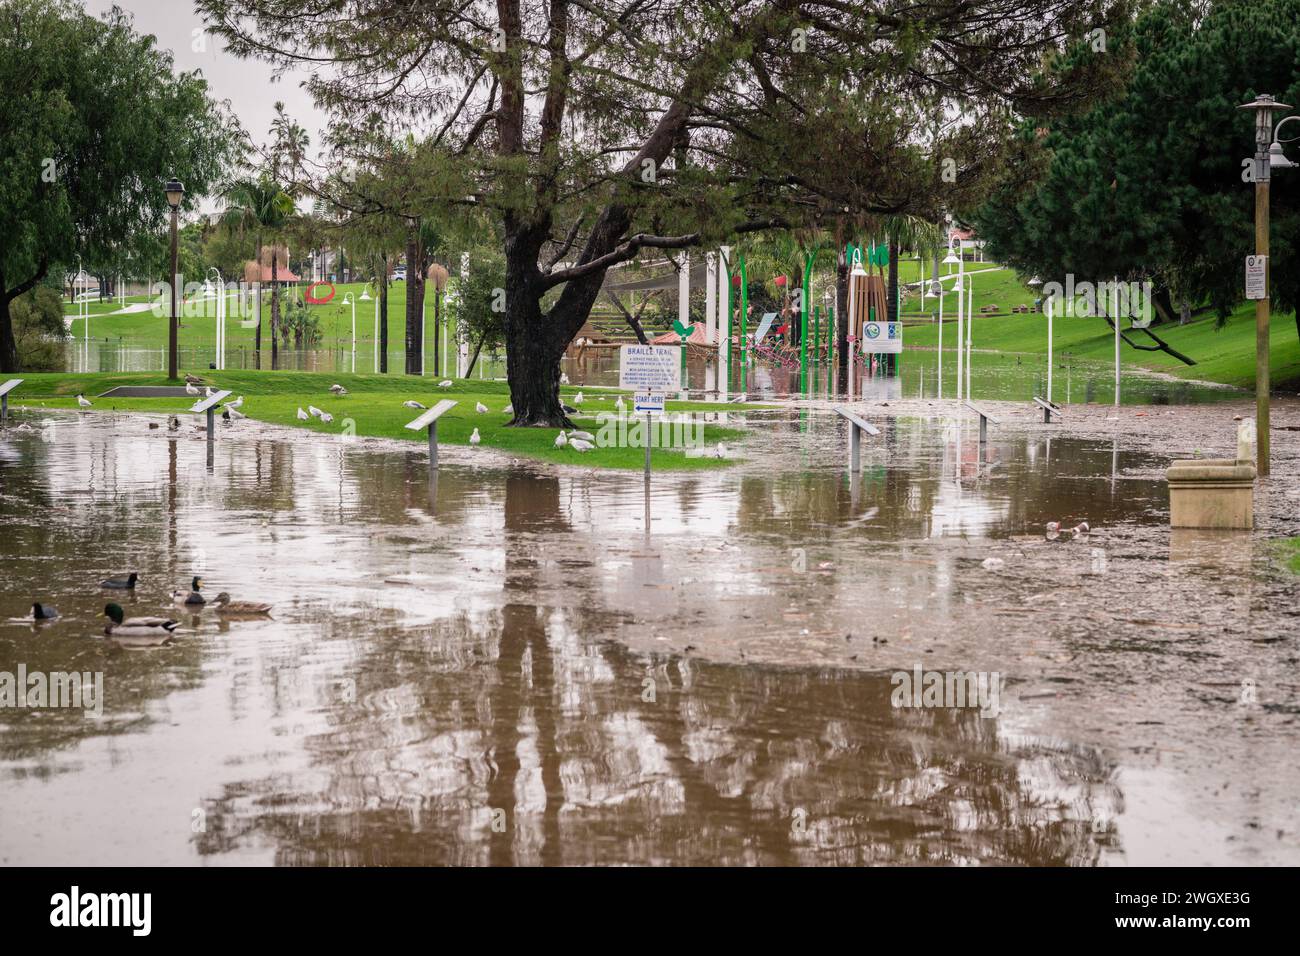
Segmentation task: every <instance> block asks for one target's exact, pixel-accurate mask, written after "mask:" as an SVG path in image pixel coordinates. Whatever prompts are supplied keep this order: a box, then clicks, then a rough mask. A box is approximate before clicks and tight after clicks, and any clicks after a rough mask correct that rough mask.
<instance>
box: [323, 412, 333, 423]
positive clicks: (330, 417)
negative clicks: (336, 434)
mask: <svg viewBox="0 0 1300 956" xmlns="http://www.w3.org/2000/svg"><path fill="white" fill-rule="evenodd" d="M320 420H321V421H323V422H324V423H325V424H326V425H328V424H329V423H330V422H332V421H334V416H333V415H331V414H330V413H329V412H321V413H320Z"/></svg>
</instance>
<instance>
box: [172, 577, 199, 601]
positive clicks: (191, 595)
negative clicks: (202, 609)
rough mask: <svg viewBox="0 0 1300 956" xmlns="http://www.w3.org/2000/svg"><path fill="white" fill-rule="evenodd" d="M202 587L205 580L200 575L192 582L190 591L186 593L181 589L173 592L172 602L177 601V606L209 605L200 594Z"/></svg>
mask: <svg viewBox="0 0 1300 956" xmlns="http://www.w3.org/2000/svg"><path fill="white" fill-rule="evenodd" d="M201 587H203V579H202V578H201V577H199V576H198V575H195V576H194V578H193V579H192V580H191V581H190V589H189V591H188V592H186V591H182V590H180V589H177V590H175V591H173V592H172V600H173V601H175V602H176V603H177V604H180V605H184V606H190V607H192V606H195V605H199V604H207V603H208V602H207V599H206V598H204V597H203V595H202V594H200V593H199V589H200V588H201Z"/></svg>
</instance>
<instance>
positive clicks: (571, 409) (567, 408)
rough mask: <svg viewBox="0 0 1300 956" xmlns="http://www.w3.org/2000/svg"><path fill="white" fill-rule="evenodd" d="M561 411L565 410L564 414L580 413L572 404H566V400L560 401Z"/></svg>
mask: <svg viewBox="0 0 1300 956" xmlns="http://www.w3.org/2000/svg"><path fill="white" fill-rule="evenodd" d="M560 411H562V412H564V414H566V415H576V414H578V410H577V409H576V408H574V407H573V406H572V405H565V404H564V402H560Z"/></svg>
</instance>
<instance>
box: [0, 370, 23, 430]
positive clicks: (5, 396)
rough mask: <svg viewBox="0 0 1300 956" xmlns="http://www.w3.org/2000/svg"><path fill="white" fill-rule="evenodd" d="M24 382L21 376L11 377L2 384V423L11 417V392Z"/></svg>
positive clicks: (0, 420)
mask: <svg viewBox="0 0 1300 956" xmlns="http://www.w3.org/2000/svg"><path fill="white" fill-rule="evenodd" d="M22 383H23V380H22V379H21V378H11V379H10V380H9V381H7V382H5V383H4V384H3V385H0V424H4V420H5V419H6V418H8V417H9V393H10V392H12V391H13V390H14V389H15V388H17V387H18V386H19V385H21V384H22Z"/></svg>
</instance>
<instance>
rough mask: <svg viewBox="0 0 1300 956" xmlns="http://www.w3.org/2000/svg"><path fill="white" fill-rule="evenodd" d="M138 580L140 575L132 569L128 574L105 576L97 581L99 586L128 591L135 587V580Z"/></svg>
mask: <svg viewBox="0 0 1300 956" xmlns="http://www.w3.org/2000/svg"><path fill="white" fill-rule="evenodd" d="M138 580H140V575H138V574H137V573H136V572H134V571H132V572H131V573H130V574H120V575H118V576H117V577H115V578H105V579H104V580H102V581H100V582H99V586H100V587H101V588H113V589H115V590H119V591H130V590H131V589H133V588H134V587H135V582H136V581H138Z"/></svg>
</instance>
